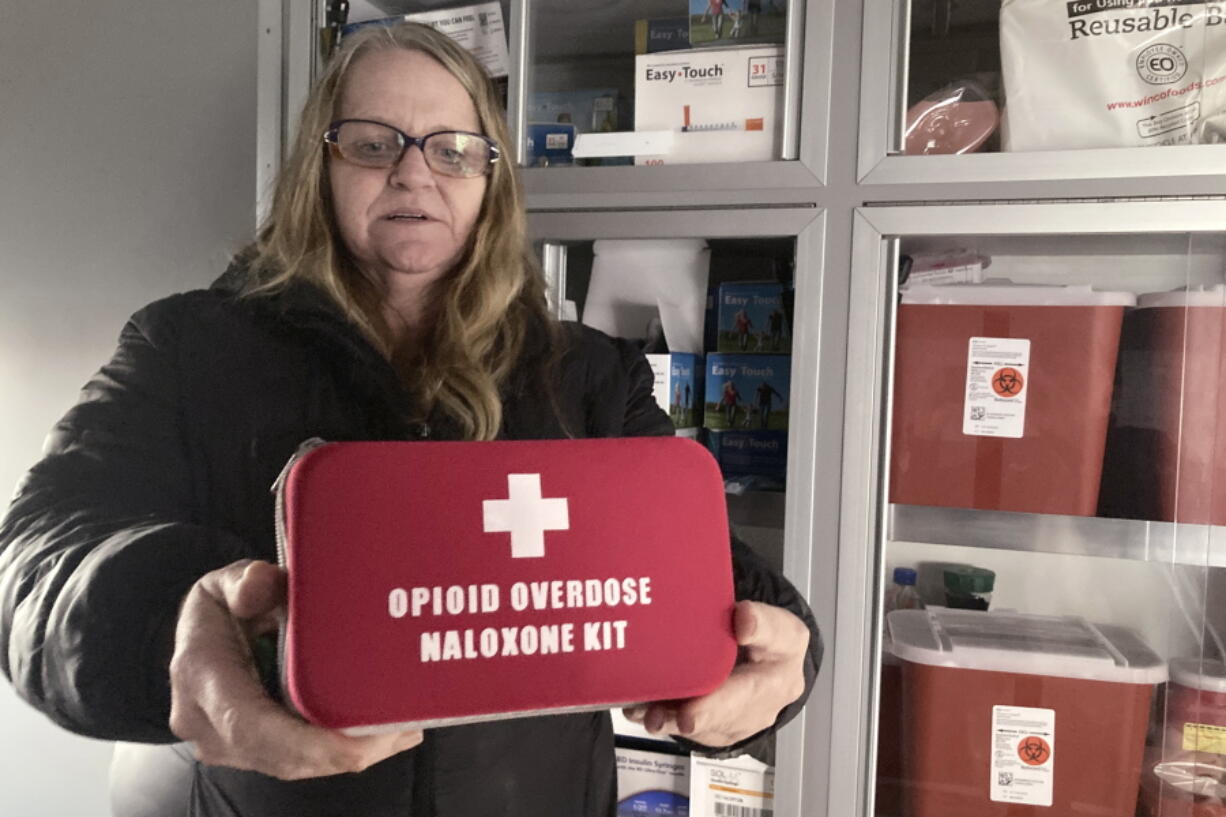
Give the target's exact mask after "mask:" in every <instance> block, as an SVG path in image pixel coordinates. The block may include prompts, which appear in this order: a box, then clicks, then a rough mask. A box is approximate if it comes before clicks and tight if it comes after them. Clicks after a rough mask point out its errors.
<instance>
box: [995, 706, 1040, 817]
mask: <svg viewBox="0 0 1226 817" xmlns="http://www.w3.org/2000/svg"><path fill="white" fill-rule="evenodd" d="M1055 745H1056V710H1054V709H1034V708H1031V707H1023V706H994V707H992V766H991V771H990V773H991V775H992V779H991V781H990V785H991V797H992V800H993V801H994V802H997V803H1023V804H1025V805H1029V806H1050V805H1051V793H1052V781H1053V779H1054V777H1055Z"/></svg>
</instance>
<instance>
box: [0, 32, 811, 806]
mask: <svg viewBox="0 0 1226 817" xmlns="http://www.w3.org/2000/svg"><path fill="white" fill-rule="evenodd" d="M505 144H507V136H506V131H505V126H504V124H503V122H502V119H501V115H500V112H499V111H498V109H497V104H496V101H495V97H494V94H493V92H492V90H491V87H490V85H489V83H488V81H487V79H486V78H485V76H484V74H483V73H482V71H481V69H480V67H479V66H478V65H477V64H476V63H475V62H474V61H473V60H472V58H471V57H470V56H469V55H468V54H467V53H466V52H465V51H464V50H463V49H461V48H459V47H458V46H456V45H454V44H453V43H452V42H451V41H450V40H448V39H447V38H445V37H444V36H442V35H439V34H437V33H435V32H433V31H432V30H431V29H429V28H425V27H421V26H415V25H410V24H405V25H401V26H397V27H396V28H394V29H390V30H389V29H381V28H372V29H367V30H365V31H362V32H360V33H358V34H356V35H354V36H353V37H352V38H350V39H349V40H347V41H346V43H345V44H344V45H343V47H342V48H341V49H340V52H339V53H338V54H337V56H336V57H335V58H334V60H333V61H332V63H331V64H330V65H329V67H328V69H327V71H326V72H325V73H324V75H323V77H322V78H321V80H320V81H319V83H318V85H317V86H316V88H315V89H314V90H313V92H312V94H311V97H310V99H309V100H308V102H307V105H306V108H305V110H304V112H303V117H302V122H301V125H300V127H299V130H298V137H297V143H296V145H295V147H294V149H293V151H292V155H291V156H290V158H289V160H288V162H287V165H286V167H285V168H284V169H283V171H282V175H281V177H280V179H279V182H278V188H277V192H276V196H275V201H274V205H273V208H272V211H271V214H270V216H269V220H268V223H267V224H266V225H265V226H264V228H263V229H262V230H261V233H260V236H259V239H258V241H257V242H256V243H255V244H254V245H253V246H252V247H251V248H250V249H249V250H248V251H246V252H245V253H243V254H241V255H240V258H239V259H238V260H237V261H236V262H235V264H234V265H232V267H231V269H230V270H229V271H227V273H226V274H225V275H224V276H223V277H222V278H221V279H219V280H218V281H217V282H216V283H215V284H214V285H213V287H212V288H210V289H209V290H207V291H198V292H190V293H186V294H183V295H180V296H176V297H172V298H169V299H166V300H163V301H160V302H157V303H155V304H152V305H150V306H149V307H146V308H145V309H144V310H141V311H140V312H138V313H137V314H136V315H135V316H133V318H132V320H131V321H130V322H129V324H128V325H127V327H125V329H124V331H123V333H122V335H121V338H120V345H119V349H118V351H117V352H116V354H115V357H114V358H113V359H112V361H111V362H110V363H109V364H108V365H107V366H105V367H104V368H103V369H102V371H101V372H100V373H99V374H98V375H97V376H96V377H95V378H94V379H93V380H92V381H91V382H90V384H89V385H87V387H86V389H85V391H84V392H83V395H82V399H81V402H80V403H78V405H77V406H76V407H74V408H73V409H72V410H71V411H70V412H69V413H68V415H67V416H66V417H65V418H64V419H63V420H62V421H61V422H60V423H59V425H57V427H56V429H55V430H54V431H53V433H52V436H51V438H50V440H49V442H48V447H47V455H46V457H45V458H44V459H43V460H42V461H41V462H40V463H38V464H37V465H36V466H35V467H34V468H33V469H32V470H31V472H30V473H29V474H28V475H27V477H26V479H25V480H24V481H23V483H22V485H21V487H20V489H19V491H18V494H17V496H16V498H15V499H14V502H13V504H12V506H11V508H10V510H9V513H8V516H7V517H6V519H5V521H4V523H3V526H0V549H2V550H0V636H2V637H3V644H4V647H5V649H4V650H3V651H2V652H0V655H2V656H3V657H2V658H0V660H2V661H4V664H3V668H4V670H5V672H6V673H7V674H8V675H9V676H10V678H11V679H12V680H13V682H14V684H15V685H16V686H17V688H18V690H19V692H20V693H21V694H22V695H23V696H24V697H25V698H26V699H27V700H29V701H30V702H31V703H32V704H34V705H35V706H36V707H38V708H39V709H41V710H42V711H43V712H45V713H46V714H47V715H48V716H50V717H51V718H52V719H53V720H55V721H56V722H57V723H59V724H61V725H63V726H65V727H66V728H69V729H72V730H73V731H76V732H79V733H81V734H85V735H91V736H95V737H100V738H105V739H112V740H122V741H137V742H144V743H168V742H173V741H175V740H176V739H178V740H181V741H185V742H187V748H190V750H191V753H192V754H190V755H188V754H187V751H186V748H185V747H184V746H177V747H173V748H167V749H165V750H161V751H163V753H164V756H163V757H162V760H163V761H165V760H166V757H167V756H169V755H166V754H165V753H171V752H174V751H177V752H179V753H180V754H179V757H186V758H187V763H186V768H187V771H188V775H187V776H188V778H189V779H188V780H187V781H186V782H185V783H184V784H183V785H182V787H181V789H180V792H179V794H178V800H177V802H166V801H164V802H163V803H161V804H158V805H157V806H151V807H150V808H154V809H155V810H156V813H158V814H173V813H184V812H186V813H189V814H192V815H210V816H211V815H241V816H242V817H264V815H295V817H310V815H342V814H344V815H359V814H360V815H363V817H381V815H389V816H390V815H393V814H394V815H415V816H416V815H433V814H440V815H483V814H503V815H521V814H522V815H529V814H531V815H554V814H556V815H587V814H612V813H613V804H614V796H615V789H614V786H615V778H614V768H613V753H612V734H611V727H610V722H609V717H608V714H607V713H604V712H598V713H585V714H577V715H576V714H572V715H555V716H547V717H541V718H523V719H517V720H513V721H503V722H496V723H489V724H475V725H469V726H463V727H456V728H449V729H438V730H431V731H428V732H426V733H425V734H422V733H420V732H402V733H393V734H388V735H379V736H372V737H360V738H354V737H346V736H344V735H341V734H339V733H335V732H331V731H328V730H324V729H320V728H317V727H314V726H311V725H309V724H306V723H304V722H303V721H301V720H300V719H298V718H296V717H294V716H293V715H291V714H289V712H287V711H286V709H285V708H284V707H283V706H282V705H281V704H280V703H279V702H277V701H276V700H274V698H272V697H270V696H269V694H268V693H267V692H266V691H265V684H264V681H265V680H266V679H261V677H260V676H259V673H258V672H257V669H256V661H255V660H254V658H253V648H252V644H255V643H258V636H260V635H261V634H264V633H267V632H270V631H271V630H273V629H274V628H275V622H276V618H277V614H278V612H279V610H280V609H281V608H282V606H283V604H284V601H285V587H284V577H283V574H282V573H281V572H280V570H279V569H278V568H277V567H275V566H274V565H273V564H271V563H270V562H271V561H272V560H273V558H274V556H273V554H274V535H273V529H272V520H273V509H272V500H271V495H270V494H269V486H270V485H271V484H272V482H273V480H274V478H275V477H276V475H277V472H278V471H279V469H280V468H281V466H282V465H283V464H284V463H285V461H286V460H287V459H288V457H289V456H290V454H291V453H292V452H293V450H294V449H295V447H296V446H297V444H298V443H299V442H300V441H301V440H303V439H306V438H308V437H312V436H319V437H323V438H325V439H330V440H346V439H372V440H378V439H413V438H426V437H429V438H431V439H475V440H485V439H493V438H495V437H500V438H508V439H514V438H545V437H564V436H629V435H642V434H667V433H671V430H672V428H671V425H670V423H669V421H668V417H667V415H666V414H665V413H664V412H662V411H661V410H660V409H659V408H658V407H657V406H656V405H655V402H654V400H653V398H652V376H651V372H650V370H649V368H648V367H647V365H646V362H645V361H644V359H643V358H642V356H641V355H639V354H638V353H637V352H636V351H634V350H633V348H632V347H630V346H629V345H628V344H626V343H624V342H621V341H615V340H612V339H609V338H607V337H605V336H603V335H600V334H599V333H597V332H594V331H592V330H587V329H583V328H580V327H576V326H567V327H563V326H561V325H559V324H556V323H554V322H551V321H550V319H549V318H548V316H547V311H546V306H545V297H544V287H543V284H542V279H541V276H540V275H539V273H538V272H537V270H536V269H535V267H534V265H533V263H532V261H531V259H530V257H529V256H528V254H527V251H526V246H525V241H524V218H525V217H524V211H523V205H522V202H521V199H520V192H519V186H518V182H517V179H516V178H515V173H514V168H513V167H512V166H511V164H510V162H508V161H505V160H504V159H503V157H502V155H501V146H503V145H505ZM733 551H734V575H735V579H736V587H737V593H738V598H741V599H745V600H746V601H742V602H740V603H739V604H738V607H737V612H736V628H737V631H738V632H737V635H738V640H739V641H740V642H741V644H742V647H743V649H742V653H743V654H744V656H745V658H744V660H743V661H742V663H740V664H739V665H738V666H737V668H736V669H735V670H734V672H733V674H732V676H731V677H730V678H729V680H728V682H726V683H725V684H724V686H723V687H721V688H720V689H719V690H717V691H716V692H714V693H712V694H711V695H708V696H704V697H703V698H698V699H693V700H691V701H684V702H667V703H664V702H662V703H659V704H653V705H651V706H650V707H644V708H642V709H641V711H637V712H631V713H629V714H630V715H631V716H632V717H634V718H635V719H637V720H639V721H641V722H643V723H645V724H646V725H647V727H648V728H649V729H651V730H653V731H656V732H661V731H667V732H670V733H675V734H678V735H680V736H681V739H682V740H688V741H689V742H691V743H692V744H693V745H694V746H695V748H696V749H697V750H700V751H720V749H719V748H718V747H725V748H723V749H722V751H724V752H727V753H737V752H739V751H742V750H744V749H746V748H751V747H753V746H754V745H756V743H757V742H758V741H760V740H762V739H763V737H764V736H766V735H768V734H769V733H770V732H771V731H772V730H773V729H775V728H776V727H777V726H778V725H779V724H780V723H782V722H784V721H785V720H787V719H788V718H790V717H791V716H792V715H794V714H795V712H796V711H798V709H799V707H800V706H801V704H802V702H803V699H804V696H805V695H806V694H807V692H808V690H809V688H811V686H812V683H813V678H814V676H815V675H816V671H817V665H818V662H819V661H820V655H821V642H820V638H819V637H818V635H817V631H816V627H815V626H814V624H813V620H812V616H811V614H810V613H809V611H808V608H807V607H806V606H805V604H804V602H803V600H801V599H800V598H799V596H798V595H797V594H796V592H795V590H794V589H793V588H791V586H790V585H788V583H787V582H786V581H785V580H783V579H782V578H781V577H779V576H778V575H776V574H774V573H772V572H771V571H770V570H769V569H768V568H766V567H765V566H764V565H763V564H762V563H761V562H760V561H758V560H757V559H756V558H755V557H754V556H753V555H752V554H751V553H750V552H749V551H747V550H746V549H745V548H744V547H743V546H741V545H739V543H733ZM763 602H766V603H763ZM175 760H177V758H175V759H172V761H171V763H170V765H171V766H173V763H174V761H175ZM149 768H153V764H150V767H149ZM159 768H163V769H164V768H167V766H165V765H163V766H161V767H159ZM127 771H128V773H129V776H130V775H131V770H130V769H128V770H127ZM137 774H138V775H139V772H138V773H137ZM161 782H162V783H163V788H164V789H165V788H166V787H165V785H164V781H161ZM171 788H172V789H173V787H171ZM164 796H165V795H164ZM170 798H171V800H175V796H174V794H173V792H172V794H171V795H170ZM119 817H123V816H122V815H119Z"/></svg>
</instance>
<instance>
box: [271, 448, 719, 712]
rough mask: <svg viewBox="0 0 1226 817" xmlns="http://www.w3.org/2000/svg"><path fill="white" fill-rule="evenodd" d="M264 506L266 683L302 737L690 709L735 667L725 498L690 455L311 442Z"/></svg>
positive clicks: (710, 473) (707, 468) (682, 451)
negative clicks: (272, 595) (269, 513)
mask: <svg viewBox="0 0 1226 817" xmlns="http://www.w3.org/2000/svg"><path fill="white" fill-rule="evenodd" d="M276 491H277V516H278V519H277V523H278V551H279V555H280V559H281V563H282V566H283V567H285V568H286V570H287V572H288V576H289V609H288V616H287V621H286V626H285V627H284V628H283V630H282V639H281V641H282V643H281V649H280V653H281V683H282V686H283V689H284V692H285V695H286V700H287V701H288V702H289V703H290V704H291V705H292V706H294V707H295V708H296V709H297V710H298V711H299V712H300V713H301V714H302V715H303V716H304V717H305V718H306V719H307V720H309V721H311V722H312V723H315V724H317V725H320V726H324V727H328V728H333V729H342V730H345V731H346V732H348V733H350V734H362V733H366V732H374V731H381V730H384V729H389V728H399V729H403V728H410V727H417V728H424V727H434V726H441V725H447V724H456V723H465V722H471V721H481V720H493V719H497V718H507V717H518V716H523V715H529V714H542V713H556V712H573V711H581V710H593V709H606V708H609V707H613V706H624V705H629V704H635V703H643V702H647V701H655V700H667V699H680V698H688V697H693V696H697V695H702V694H705V693H707V692H710V691H712V690H713V689H715V688H716V687H718V686H719V685H720V684H721V683H722V682H723V681H724V679H726V678H727V677H728V674H729V672H730V671H731V669H732V665H733V663H734V661H735V658H736V651H737V646H736V640H735V636H734V632H733V623H732V619H733V616H732V611H733V606H734V603H735V602H734V598H733V589H732V564H731V555H730V551H729V535H728V521H727V512H726V506H725V500H724V493H723V482H722V479H721V477H720V472H719V468H718V467H717V465H716V464H715V461H714V460H713V459H712V458H711V455H710V454H709V453H708V452H707V451H706V449H705V448H703V447H702V446H701V445H699V444H698V443H695V442H693V441H691V440H686V439H681V438H676V437H652V438H631V439H597V440H543V441H505V442H504V441H496V442H352V443H323V442H321V441H309V442H308V443H306V444H304V445H303V447H302V448H301V449H300V450H299V452H298V454H297V455H295V457H294V459H292V460H291V461H290V463H289V464H288V465H287V466H286V469H285V472H284V473H283V474H282V477H281V478H280V479H279V480H278V482H277V486H276Z"/></svg>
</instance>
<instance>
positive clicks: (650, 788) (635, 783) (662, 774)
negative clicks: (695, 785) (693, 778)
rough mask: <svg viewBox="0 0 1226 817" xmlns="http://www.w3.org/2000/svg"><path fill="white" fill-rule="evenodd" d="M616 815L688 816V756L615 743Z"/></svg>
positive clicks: (630, 816) (618, 816) (619, 816)
mask: <svg viewBox="0 0 1226 817" xmlns="http://www.w3.org/2000/svg"><path fill="white" fill-rule="evenodd" d="M614 755H615V757H616V759H617V817H639V815H644V814H646V815H652V814H656V815H659V814H668V815H672V817H689V813H690V758H689V757H688V756H686V755H672V754H663V753H661V752H648V751H643V750H640V749H628V748H624V747H620V746H619V747H617V748H616V749H615V750H614Z"/></svg>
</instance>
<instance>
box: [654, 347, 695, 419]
mask: <svg viewBox="0 0 1226 817" xmlns="http://www.w3.org/2000/svg"><path fill="white" fill-rule="evenodd" d="M647 362H648V363H650V364H651V370H652V372H654V373H655V376H656V381H655V389H654V394H655V398H656V402H657V403H659V404H660V408H662V409H664V410H665V411H667V412H668V416H669V418H670V419H671V420H672V421H673V426H674V427H676V428H679V429H680V428H697V427H699V426H701V425H702V381H703V377H702V376H703V368H702V356H701V355H693V354H688V353H682V352H674V353H672V354H665V355H647Z"/></svg>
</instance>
